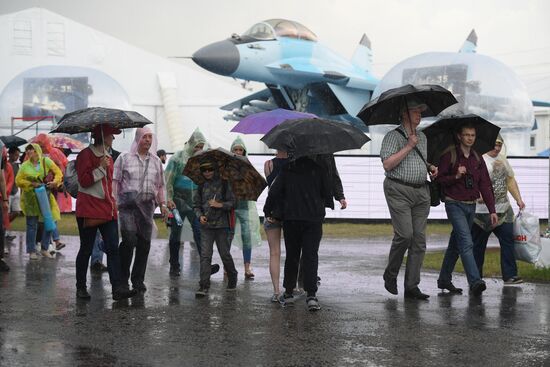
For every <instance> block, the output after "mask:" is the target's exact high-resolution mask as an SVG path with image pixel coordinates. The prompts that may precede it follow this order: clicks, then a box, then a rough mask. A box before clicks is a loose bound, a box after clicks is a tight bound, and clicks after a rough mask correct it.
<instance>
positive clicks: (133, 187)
mask: <svg viewBox="0 0 550 367" xmlns="http://www.w3.org/2000/svg"><path fill="white" fill-rule="evenodd" d="M147 161H149V165H148V167H147V174H146V176H145V179H144V180H143V186H141V180H142V177H143V174H144V172H145V167H146V163H147ZM113 180H114V181H117V182H116V183H115V184H118V187H117V194H118V195H120V194H123V193H125V192H130V191H134V192H141V193H144V194H153V195H154V196H155V199H156V202H157V204H160V203H164V202H165V193H164V190H165V185H164V173H163V170H162V162H161V161H160V159H159V158H158V157H157V156H156V155H154V154H151V153H148V154H147V156H146V157H145V159H141V157H140V156H139V154H137V153H123V154H122V155H121V156H120V157H119V158H118V159H117V160H116V162H115V169H114V173H113Z"/></svg>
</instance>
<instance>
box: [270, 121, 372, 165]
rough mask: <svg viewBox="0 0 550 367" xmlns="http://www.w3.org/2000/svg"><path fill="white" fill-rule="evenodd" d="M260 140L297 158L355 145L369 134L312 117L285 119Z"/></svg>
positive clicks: (357, 146)
mask: <svg viewBox="0 0 550 367" xmlns="http://www.w3.org/2000/svg"><path fill="white" fill-rule="evenodd" d="M260 140H261V141H263V142H264V143H265V144H266V145H267V146H268V147H270V148H272V149H278V150H284V151H286V152H288V153H290V154H292V155H293V156H294V158H298V157H302V156H307V155H318V154H331V153H335V152H339V151H342V150H348V149H359V148H361V147H362V146H363V145H364V144H365V143H367V142H368V141H370V138H369V137H368V136H367V135H365V134H364V133H363V132H362V131H361V130H359V129H358V128H356V127H354V126H351V125H349V124H346V123H343V122H336V121H331V120H323V119H317V118H315V119H297V120H287V121H285V122H283V123H281V124H280V125H277V126H275V127H274V128H273V129H272V130H271V131H269V132H268V133H267V134H265V135H264V136H263V138H261V139H260Z"/></svg>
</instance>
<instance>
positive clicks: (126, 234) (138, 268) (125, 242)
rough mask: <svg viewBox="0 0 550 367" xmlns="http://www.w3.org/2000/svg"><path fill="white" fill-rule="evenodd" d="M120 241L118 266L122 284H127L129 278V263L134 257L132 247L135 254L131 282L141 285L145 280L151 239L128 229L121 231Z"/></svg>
mask: <svg viewBox="0 0 550 367" xmlns="http://www.w3.org/2000/svg"><path fill="white" fill-rule="evenodd" d="M121 236H122V242H121V243H120V248H119V252H120V268H121V276H122V278H121V279H122V284H123V285H124V286H128V279H130V265H131V264H132V258H133V257H134V248H135V249H136V256H135V258H134V265H133V267H132V284H133V285H134V287H135V286H138V285H142V284H143V281H144V280H145V271H146V270H147V259H148V258H149V250H150V249H151V239H146V238H144V237H142V236H141V235H140V234H139V233H135V232H130V231H121Z"/></svg>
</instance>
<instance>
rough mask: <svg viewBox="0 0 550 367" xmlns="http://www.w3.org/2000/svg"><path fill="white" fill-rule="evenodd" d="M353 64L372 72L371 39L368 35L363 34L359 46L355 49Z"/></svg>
mask: <svg viewBox="0 0 550 367" xmlns="http://www.w3.org/2000/svg"><path fill="white" fill-rule="evenodd" d="M351 63H352V64H354V65H355V66H357V67H359V68H361V69H363V70H366V71H371V69H372V49H371V43H370V39H369V38H368V37H367V35H366V34H363V37H361V41H360V42H359V45H358V46H357V48H356V49H355V53H354V54H353V57H352V58H351Z"/></svg>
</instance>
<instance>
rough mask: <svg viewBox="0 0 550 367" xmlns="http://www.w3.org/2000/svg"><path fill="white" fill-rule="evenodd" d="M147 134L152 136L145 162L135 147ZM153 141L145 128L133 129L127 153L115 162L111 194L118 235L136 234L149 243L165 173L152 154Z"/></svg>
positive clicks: (161, 197)
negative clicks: (133, 136) (115, 205)
mask: <svg viewBox="0 0 550 367" xmlns="http://www.w3.org/2000/svg"><path fill="white" fill-rule="evenodd" d="M147 134H151V135H152V136H153V139H152V144H151V147H150V148H149V151H148V153H147V156H148V157H147V158H146V159H145V160H142V159H141V157H140V156H139V154H138V147H139V144H140V142H141V140H142V139H143V137H144V136H145V135H147ZM156 149H157V144H156V137H155V135H154V134H153V132H152V131H151V130H150V129H149V128H148V127H144V128H139V129H136V135H135V138H134V141H133V143H132V146H131V148H130V152H128V153H124V154H122V155H121V156H120V157H118V159H117V160H116V162H115V167H114V173H113V189H114V190H113V191H114V195H115V197H116V200H117V205H118V208H119V212H120V215H119V219H118V221H119V223H120V229H121V232H122V233H124V232H131V233H139V234H140V236H141V237H143V238H146V239H150V238H151V236H152V235H153V228H154V220H153V214H154V212H155V208H156V207H157V205H159V204H160V203H162V202H164V201H165V200H164V197H165V194H164V190H165V186H164V172H163V169H162V163H161V161H160V158H158V157H157V155H156V154H155V152H156Z"/></svg>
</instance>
